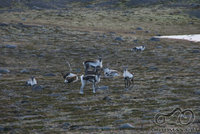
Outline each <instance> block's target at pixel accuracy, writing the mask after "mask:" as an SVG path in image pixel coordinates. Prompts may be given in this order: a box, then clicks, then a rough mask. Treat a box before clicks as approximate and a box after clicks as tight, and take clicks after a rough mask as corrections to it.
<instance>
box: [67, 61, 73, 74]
mask: <svg viewBox="0 0 200 134" xmlns="http://www.w3.org/2000/svg"><path fill="white" fill-rule="evenodd" d="M66 63H67V64H68V66H69V69H70V72H71V71H72V68H71V65H70V63H69V61H66Z"/></svg>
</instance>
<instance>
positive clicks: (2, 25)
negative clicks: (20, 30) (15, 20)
mask: <svg viewBox="0 0 200 134" xmlns="http://www.w3.org/2000/svg"><path fill="white" fill-rule="evenodd" d="M0 26H1V27H5V26H8V24H6V23H0Z"/></svg>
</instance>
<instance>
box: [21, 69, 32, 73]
mask: <svg viewBox="0 0 200 134" xmlns="http://www.w3.org/2000/svg"><path fill="white" fill-rule="evenodd" d="M29 72H30V71H29V70H28V69H22V70H21V71H20V73H29Z"/></svg>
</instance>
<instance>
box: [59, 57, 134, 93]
mask: <svg viewBox="0 0 200 134" xmlns="http://www.w3.org/2000/svg"><path fill="white" fill-rule="evenodd" d="M67 64H68V66H69V68H70V72H68V73H66V74H63V73H62V76H63V78H64V82H65V83H67V84H69V83H74V82H77V81H78V80H79V77H78V75H77V74H74V73H71V71H72V69H71V66H70V63H69V62H67ZM83 65H84V69H85V71H84V72H85V74H83V75H81V76H80V80H81V88H80V92H79V93H80V94H84V92H83V89H84V87H85V85H86V84H87V83H88V82H89V83H92V89H93V93H96V89H97V84H98V83H99V82H100V77H101V72H102V71H103V73H104V76H105V77H106V78H114V77H118V76H120V73H119V72H118V71H117V70H112V69H109V68H103V61H102V58H101V57H99V58H98V59H97V60H96V61H85V62H83ZM123 69H124V70H123V78H124V84H125V88H129V87H130V86H131V84H132V83H133V78H134V76H133V74H131V73H130V72H129V71H128V69H127V67H123Z"/></svg>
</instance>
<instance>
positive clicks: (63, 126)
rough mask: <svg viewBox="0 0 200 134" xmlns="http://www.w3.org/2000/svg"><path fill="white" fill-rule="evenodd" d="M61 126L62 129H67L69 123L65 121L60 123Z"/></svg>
mask: <svg viewBox="0 0 200 134" xmlns="http://www.w3.org/2000/svg"><path fill="white" fill-rule="evenodd" d="M61 127H62V128H64V129H69V128H70V124H69V123H68V122H65V123H63V124H62V126H61Z"/></svg>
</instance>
